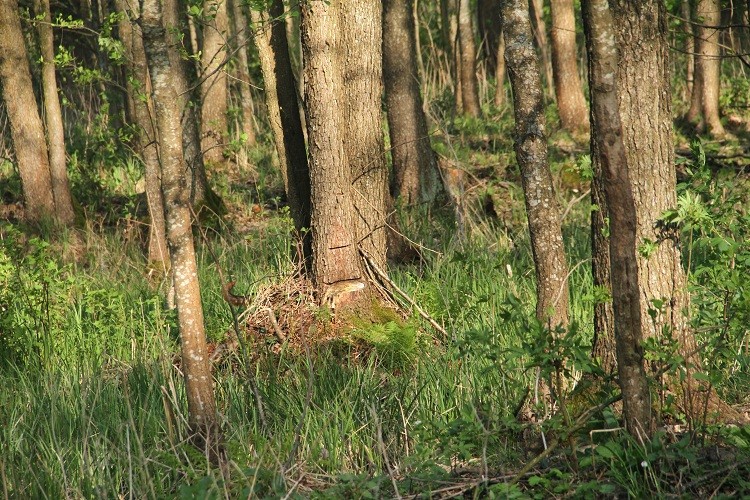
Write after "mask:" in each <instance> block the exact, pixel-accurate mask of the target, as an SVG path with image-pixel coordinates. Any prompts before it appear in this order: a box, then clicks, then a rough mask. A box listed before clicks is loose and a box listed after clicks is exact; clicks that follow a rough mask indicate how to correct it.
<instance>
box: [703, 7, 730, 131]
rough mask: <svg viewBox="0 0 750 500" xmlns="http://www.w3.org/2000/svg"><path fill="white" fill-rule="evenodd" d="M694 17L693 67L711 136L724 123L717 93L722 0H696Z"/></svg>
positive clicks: (706, 126)
mask: <svg viewBox="0 0 750 500" xmlns="http://www.w3.org/2000/svg"><path fill="white" fill-rule="evenodd" d="M696 18H697V21H698V22H699V23H700V26H699V27H698V30H697V31H698V38H697V40H696V42H697V43H696V49H697V53H698V58H697V60H696V63H697V64H696V71H697V72H700V74H701V87H700V89H699V90H700V92H701V93H700V100H701V112H702V113H703V122H704V124H705V128H706V130H707V131H708V132H709V133H710V134H711V135H713V136H721V135H723V134H724V126H723V125H722V124H721V120H720V118H719V93H720V87H721V47H720V46H719V34H720V30H719V29H717V26H718V25H719V24H721V2H720V1H719V0H699V1H698V6H697V8H696Z"/></svg>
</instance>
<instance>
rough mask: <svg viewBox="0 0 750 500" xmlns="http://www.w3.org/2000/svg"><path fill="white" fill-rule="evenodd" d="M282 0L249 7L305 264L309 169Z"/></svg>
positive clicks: (308, 248) (307, 254)
mask: <svg viewBox="0 0 750 500" xmlns="http://www.w3.org/2000/svg"><path fill="white" fill-rule="evenodd" d="M283 13H284V4H283V2H282V0H271V2H270V3H269V6H268V11H267V12H266V11H260V12H259V11H256V10H253V11H251V13H250V14H251V16H252V21H253V32H254V34H255V35H254V36H255V45H256V47H257V48H258V56H259V58H260V66H261V71H262V72H263V86H264V93H265V98H266V107H267V109H268V118H269V121H270V123H271V131H272V133H273V138H274V142H275V144H276V152H277V153H278V155H279V163H280V164H281V173H282V176H283V178H284V188H285V189H286V193H287V198H288V199H289V206H290V208H291V212H292V218H293V219H294V226H295V228H296V229H297V231H299V232H300V235H301V236H302V238H303V240H302V242H303V245H302V248H303V256H304V261H305V263H307V264H309V260H310V256H311V255H312V239H311V234H310V232H309V231H303V230H304V229H305V228H308V229H309V228H310V210H311V208H310V169H309V167H308V162H307V151H306V149H305V137H304V135H303V132H302V120H301V118H300V113H299V105H298V101H297V92H296V90H295V84H294V75H293V73H292V66H291V60H290V58H289V49H288V44H287V38H286V27H285V24H284V22H283V19H281V17H282V14H283Z"/></svg>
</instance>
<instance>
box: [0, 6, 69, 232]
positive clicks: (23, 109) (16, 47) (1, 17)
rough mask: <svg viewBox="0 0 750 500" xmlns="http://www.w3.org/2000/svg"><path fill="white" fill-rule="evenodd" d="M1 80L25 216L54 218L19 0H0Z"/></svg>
mask: <svg viewBox="0 0 750 500" xmlns="http://www.w3.org/2000/svg"><path fill="white" fill-rule="evenodd" d="M0 81H2V89H3V99H4V100H5V106H6V109H7V112H8V120H9V121H10V133H11V137H12V139H13V150H14V152H15V154H16V161H17V162H18V171H19V173H20V174H21V187H22V189H23V197H24V203H25V206H26V218H27V219H28V220H30V221H39V220H40V219H42V218H44V217H53V218H54V217H55V212H56V207H55V199H54V195H53V189H52V177H51V175H50V169H49V158H48V156H47V144H46V142H45V138H44V127H43V126H42V120H41V118H39V112H38V110H37V107H36V99H35V97H34V90H33V87H32V83H31V72H30V71H29V62H28V59H27V58H26V46H25V45H24V39H23V33H22V32H21V21H20V19H19V17H18V3H17V1H16V0H4V1H2V2H0Z"/></svg>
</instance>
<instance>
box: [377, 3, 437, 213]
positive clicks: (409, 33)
mask: <svg viewBox="0 0 750 500" xmlns="http://www.w3.org/2000/svg"><path fill="white" fill-rule="evenodd" d="M413 3H414V0H385V1H384V2H383V74H384V80H385V96H386V106H387V109H388V129H389V132H390V137H391V155H392V158H393V170H394V181H395V182H394V187H393V195H394V197H396V198H399V197H400V198H401V201H402V202H403V203H405V204H407V205H411V204H415V203H421V202H431V201H433V200H434V199H435V197H436V195H437V193H438V190H439V188H440V175H439V172H438V170H437V159H436V157H435V153H434V152H433V151H432V146H431V144H430V136H429V131H428V129H427V119H426V117H425V114H424V110H423V109H422V99H421V97H420V92H419V76H418V73H417V71H418V70H417V64H416V59H415V55H416V54H415V36H414V18H413V17H412V5H413Z"/></svg>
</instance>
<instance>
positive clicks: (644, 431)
mask: <svg viewBox="0 0 750 500" xmlns="http://www.w3.org/2000/svg"><path fill="white" fill-rule="evenodd" d="M583 18H584V26H585V29H586V40H587V42H588V43H587V45H588V54H589V81H590V82H591V83H590V88H591V100H592V108H591V121H592V124H593V127H592V130H591V132H592V133H591V144H592V151H591V154H592V158H593V157H595V158H596V161H597V162H598V163H599V172H600V174H601V175H602V176H603V179H602V184H603V185H604V191H605V193H606V198H607V204H608V206H609V212H608V213H609V223H610V226H609V227H610V228H611V236H610V247H609V248H610V257H611V262H610V269H611V276H612V298H613V305H614V314H615V342H616V350H617V366H618V371H619V382H620V387H621V389H622V395H623V409H624V413H625V422H626V427H627V428H628V430H629V431H630V432H631V434H633V435H634V436H636V437H640V438H644V437H646V438H649V437H650V436H651V435H652V433H653V430H654V429H653V418H652V413H651V412H652V407H651V397H650V392H649V386H648V379H647V377H646V370H645V368H644V364H643V363H644V359H643V337H642V335H643V323H642V321H643V318H642V316H641V309H640V298H639V297H640V288H639V286H638V257H637V252H636V246H637V241H636V225H637V224H636V220H637V219H636V209H635V201H634V199H633V186H632V184H631V180H630V175H629V172H628V163H627V156H626V154H625V146H624V143H623V138H622V134H623V133H622V125H621V123H620V110H619V104H618V88H617V81H616V78H615V75H616V74H617V67H618V60H617V47H616V46H615V44H613V43H612V41H613V40H614V39H615V31H614V26H613V23H612V14H611V12H610V10H609V4H608V2H607V0H584V2H583Z"/></svg>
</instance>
